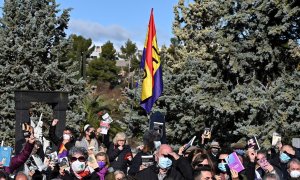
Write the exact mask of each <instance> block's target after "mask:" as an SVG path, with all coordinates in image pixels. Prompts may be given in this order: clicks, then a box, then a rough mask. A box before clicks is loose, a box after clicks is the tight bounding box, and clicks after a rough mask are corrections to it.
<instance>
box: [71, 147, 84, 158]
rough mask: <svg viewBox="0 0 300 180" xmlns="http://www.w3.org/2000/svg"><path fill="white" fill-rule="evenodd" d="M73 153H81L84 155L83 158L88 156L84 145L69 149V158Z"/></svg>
mask: <svg viewBox="0 0 300 180" xmlns="http://www.w3.org/2000/svg"><path fill="white" fill-rule="evenodd" d="M74 154H81V155H83V156H84V157H85V159H87V158H88V153H87V150H86V149H85V148H84V147H76V146H74V147H72V148H71V149H70V151H69V158H71V157H72V156H73V155H74Z"/></svg>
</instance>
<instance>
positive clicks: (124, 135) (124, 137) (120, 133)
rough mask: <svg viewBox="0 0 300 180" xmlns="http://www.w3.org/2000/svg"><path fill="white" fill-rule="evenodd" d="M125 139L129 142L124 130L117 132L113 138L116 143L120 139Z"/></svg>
mask: <svg viewBox="0 0 300 180" xmlns="http://www.w3.org/2000/svg"><path fill="white" fill-rule="evenodd" d="M121 139H122V140H123V139H124V140H125V141H126V142H125V143H127V137H126V134H125V133H124V132H118V133H117V134H116V136H115V137H114V139H113V143H114V144H117V143H118V140H121Z"/></svg>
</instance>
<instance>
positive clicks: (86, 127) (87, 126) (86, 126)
mask: <svg viewBox="0 0 300 180" xmlns="http://www.w3.org/2000/svg"><path fill="white" fill-rule="evenodd" d="M90 126H91V125H89V124H87V125H85V126H84V128H83V130H84V131H86V130H87V129H88V128H89V127H90Z"/></svg>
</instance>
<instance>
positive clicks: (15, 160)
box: [4, 142, 34, 174]
mask: <svg viewBox="0 0 300 180" xmlns="http://www.w3.org/2000/svg"><path fill="white" fill-rule="evenodd" d="M33 147H34V143H33V144H31V143H29V142H26V144H25V147H24V148H23V150H22V151H21V152H20V153H19V154H17V155H16V156H14V157H12V158H11V160H10V165H9V167H5V168H4V169H5V172H7V173H9V174H10V173H12V172H14V171H15V170H16V169H18V168H19V167H21V166H22V165H23V164H25V162H26V161H27V159H28V158H29V156H30V154H31V151H32V149H33Z"/></svg>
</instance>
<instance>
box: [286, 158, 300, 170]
mask: <svg viewBox="0 0 300 180" xmlns="http://www.w3.org/2000/svg"><path fill="white" fill-rule="evenodd" d="M292 163H295V164H297V165H300V161H299V160H298V159H296V158H293V159H292V160H290V162H289V163H288V164H287V169H290V167H291V164H292Z"/></svg>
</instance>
